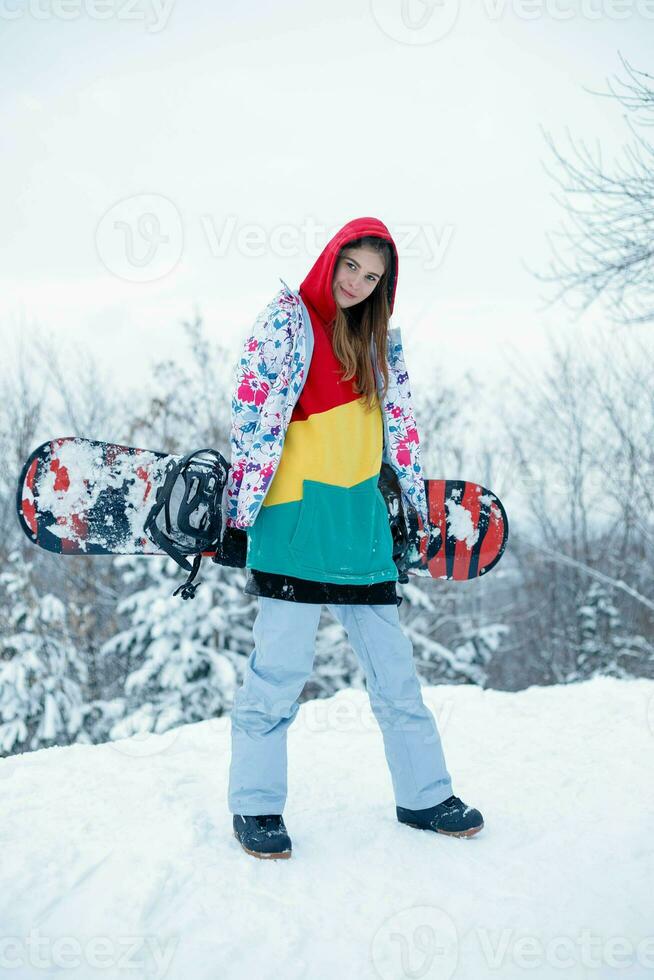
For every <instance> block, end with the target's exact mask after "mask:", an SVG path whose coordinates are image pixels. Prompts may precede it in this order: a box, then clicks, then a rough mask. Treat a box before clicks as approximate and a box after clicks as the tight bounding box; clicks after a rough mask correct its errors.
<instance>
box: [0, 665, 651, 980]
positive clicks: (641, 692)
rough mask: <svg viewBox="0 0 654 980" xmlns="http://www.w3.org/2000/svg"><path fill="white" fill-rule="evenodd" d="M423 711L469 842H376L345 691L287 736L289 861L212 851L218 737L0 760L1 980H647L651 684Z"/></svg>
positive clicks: (231, 847) (220, 749) (436, 693)
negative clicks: (475, 815) (471, 823)
mask: <svg viewBox="0 0 654 980" xmlns="http://www.w3.org/2000/svg"><path fill="white" fill-rule="evenodd" d="M424 698H425V701H426V702H427V704H428V705H429V706H430V707H431V708H432V710H433V711H434V713H435V716H436V719H437V721H438V724H439V728H440V731H441V736H442V738H443V744H444V748H445V754H446V759H447V762H448V767H449V769H450V772H451V773H452V776H453V780H454V792H455V793H456V794H457V795H458V796H461V797H462V798H463V799H464V800H466V802H468V803H470V804H472V805H474V806H476V807H478V808H479V809H480V810H481V811H482V813H483V814H484V817H485V820H486V826H485V827H484V829H483V830H482V831H481V833H480V834H478V835H477V836H476V837H473V838H470V839H457V838H449V837H445V836H441V835H437V834H433V833H429V832H424V831H418V830H414V829H412V828H410V827H406V826H402V825H400V824H399V823H397V821H396V818H395V810H394V800H393V795H392V789H391V783H390V777H389V775H388V770H387V768H386V762H385V758H384V754H383V745H382V740H381V735H380V733H379V730H378V729H377V726H376V723H375V721H374V717H373V716H372V714H371V712H370V709H369V705H368V700H367V696H366V695H365V693H364V692H362V691H342V692H339V694H337V695H336V696H335V697H333V698H331V699H329V700H321V701H312V702H309V703H307V704H304V705H302V706H301V709H300V713H299V715H298V717H297V719H296V721H295V723H294V725H293V726H291V729H290V732H289V796H288V800H287V804H286V808H285V810H284V818H285V822H286V825H287V827H288V830H289V833H290V835H291V838H292V841H293V856H292V858H291V859H290V860H287V861H261V860H257V859H256V858H253V857H250V856H249V855H247V854H246V853H244V852H243V851H242V850H241V848H240V846H239V844H238V842H237V841H236V840H235V838H234V837H233V836H232V827H231V815H230V814H229V812H228V809H227V801H226V793H227V778H228V767H229V754H230V733H229V718H228V717H226V718H222V719H217V720H215V721H206V722H202V723H201V724H196V725H188V726H186V727H182V728H179V729H175V730H173V731H171V732H168V733H166V734H164V735H160V736H151V737H149V738H147V739H140V738H138V737H137V738H131V739H125V740H124V741H121V742H115V743H112V744H106V745H101V746H80V745H76V746H72V747H69V748H53V749H44V750H41V751H38V752H33V753H28V754H25V755H22V756H15V757H11V758H9V759H4V760H0V791H1V793H2V811H1V817H0V843H1V846H2V860H1V868H2V870H1V872H0V885H1V887H0V926H1V927H0V976H3V977H4V976H6V977H19V978H21V980H23V978H36V977H38V978H46V977H48V978H49V977H57V978H59V977H75V978H84V980H90V978H95V977H102V978H105V980H110V978H118V977H121V978H123V977H138V978H153V977H157V978H160V977H166V978H170V980H182V978H183V980H218V978H220V980H225V978H230V980H231V978H241V977H243V978H246V977H247V978H248V980H249V978H253V980H265V978H268V977H270V978H273V977H274V978H279V977H283V978H284V980H294V978H305V977H308V978H312V980H313V978H321V980H322V978H330V980H332V978H334V977H342V978H344V980H349V978H356V980H366V978H382V980H387V978H388V980H402V978H405V977H406V978H412V980H417V978H420V980H424V978H426V980H431V978H438V980H449V978H450V977H452V978H454V980H463V978H465V980H468V978H470V980H479V978H484V977H502V978H514V977H515V978H528V977H529V978H538V980H541V978H547V980H551V978H552V977H561V978H572V977H574V978H591V977H592V978H601V980H604V978H607V977H614V976H615V977H621V978H629V980H632V978H642V977H647V976H654V895H653V887H652V885H653V882H654V835H653V833H652V828H653V819H654V780H653V779H652V764H651V762H652V756H653V754H654V682H651V681H645V680H633V681H620V680H615V679H613V678H607V677H602V678H595V679H594V680H592V681H589V682H585V683H580V684H574V685H569V686H565V687H563V686H559V687H544V688H536V687H533V688H529V689H528V690H525V691H521V692H519V693H517V694H512V693H506V692H498V691H492V690H486V691H484V690H482V689H480V688H477V687H473V686H439V687H425V688H424Z"/></svg>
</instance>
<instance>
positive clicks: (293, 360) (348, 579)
mask: <svg viewBox="0 0 654 980" xmlns="http://www.w3.org/2000/svg"><path fill="white" fill-rule="evenodd" d="M363 235H377V236H378V237H380V238H384V239H386V240H387V241H388V242H389V243H390V245H391V251H392V256H393V262H392V269H391V275H390V277H389V279H388V299H389V306H390V309H391V312H392V310H393V306H394V300H395V292H396V289H397V271H398V259H397V250H396V248H395V244H394V242H393V239H392V237H391V235H390V233H389V231H388V229H387V228H386V226H385V225H384V224H383V223H382V222H380V221H378V220H377V219H374V218H360V219H356V220H355V221H351V222H348V224H347V225H345V226H344V227H343V228H342V229H341V230H340V231H339V232H338V233H337V234H336V235H335V236H334V237H333V238H332V239H331V241H330V242H329V243H328V244H327V246H326V247H325V249H324V250H323V252H322V253H321V255H320V256H319V257H318V259H317V261H316V262H315V263H314V265H313V267H312V269H311V271H310V272H309V274H308V275H307V277H306V278H305V279H304V281H303V282H302V284H301V286H300V290H299V294H297V293H293V292H292V291H291V290H290V289H289V288H288V287H287V286H286V284H285V283H284V286H285V289H283V290H281V292H280V293H279V294H278V296H276V297H275V299H274V300H273V301H272V303H271V304H269V306H268V307H267V308H266V310H265V311H263V313H262V314H261V315H260V317H259V318H258V320H257V323H256V324H255V328H254V332H253V334H252V335H251V336H250V337H249V338H248V339H247V341H246V343H245V350H244V353H243V356H242V357H241V361H240V364H239V366H238V368H237V379H236V390H235V393H234V396H233V398H232V440H231V441H232V470H231V471H230V481H229V483H228V486H227V489H226V498H227V517H226V523H227V525H228V526H233V527H241V528H247V529H248V539H249V540H248V557H247V566H248V567H249V568H252V569H258V570H261V571H265V572H268V573H274V574H277V575H288V576H296V577H298V578H302V579H303V580H313V581H315V582H333V583H347V584H349V585H350V586H351V585H369V584H370V583H379V582H391V581H395V580H396V579H397V570H396V568H395V565H394V563H393V561H392V538H391V534H390V529H389V525H388V518H387V512H386V505H385V502H384V498H383V496H382V494H381V491H380V490H379V488H378V477H379V471H380V466H381V462H382V459H384V460H386V461H387V462H389V463H390V464H391V466H392V467H393V468H394V469H395V471H396V473H397V476H398V480H399V483H400V487H401V490H402V495H403V498H404V502H405V505H409V506H411V507H414V508H415V509H416V510H417V511H418V514H419V516H420V518H421V520H422V521H423V524H424V521H425V518H426V500H425V497H424V485H423V482H422V471H421V466H420V459H419V449H418V446H419V442H418V433H417V429H416V424H415V417H414V414H413V411H412V407H411V393H410V390H409V386H408V375H407V372H406V368H405V365H404V360H403V352H402V344H401V339H400V336H399V330H397V329H389V338H388V347H387V358H388V365H389V389H388V393H387V397H386V399H385V400H384V403H383V405H381V407H380V404H379V402H376V404H375V406H374V408H373V410H372V411H370V410H369V409H368V408H367V406H366V405H365V404H364V403H363V402H362V401H361V400H360V398H359V396H358V395H357V394H356V393H355V392H354V388H353V384H354V380H353V379H352V380H350V381H348V382H343V381H342V380H341V377H340V375H341V373H342V368H341V366H340V364H339V362H338V361H337V359H336V357H335V355H334V353H333V350H332V347H331V331H332V327H333V322H334V319H335V315H336V303H335V300H334V298H333V295H332V280H333V275H334V269H335V265H336V259H337V256H338V253H339V251H340V250H341V248H342V247H343V246H344V245H346V244H347V243H348V242H350V241H353V240H354V239H357V238H360V237H361V236H363ZM371 357H372V359H373V363H374V364H375V368H376V375H377V379H378V392H381V387H382V378H381V373H380V372H379V370H378V369H377V361H376V352H375V347H374V342H372V344H371ZM372 601H374V600H372Z"/></svg>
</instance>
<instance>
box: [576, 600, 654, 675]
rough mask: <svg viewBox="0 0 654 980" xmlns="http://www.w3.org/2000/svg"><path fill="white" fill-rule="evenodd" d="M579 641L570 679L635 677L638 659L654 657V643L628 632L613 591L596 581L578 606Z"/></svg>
mask: <svg viewBox="0 0 654 980" xmlns="http://www.w3.org/2000/svg"><path fill="white" fill-rule="evenodd" d="M577 616H578V633H579V637H580V640H579V642H578V644H577V649H576V667H575V669H574V671H573V672H572V673H571V675H570V676H569V677H568V678H567V679H568V680H582V679H586V678H588V677H594V676H595V675H597V674H608V675H610V676H612V677H633V676H634V675H637V674H638V673H639V671H638V670H637V669H636V668H637V662H638V661H639V660H641V659H642V660H649V661H653V660H654V644H652V643H651V642H650V641H649V640H647V639H646V638H645V637H643V636H640V635H634V634H631V633H629V632H628V631H625V630H624V628H623V624H622V617H621V615H620V611H619V610H618V608H617V607H616V606H615V604H614V602H613V600H612V597H611V594H610V590H609V589H608V588H607V587H606V586H605V585H604V584H603V583H602V582H598V581H593V582H591V583H590V585H589V587H588V588H587V590H586V591H585V593H584V595H583V597H582V602H581V605H579V607H578V609H577Z"/></svg>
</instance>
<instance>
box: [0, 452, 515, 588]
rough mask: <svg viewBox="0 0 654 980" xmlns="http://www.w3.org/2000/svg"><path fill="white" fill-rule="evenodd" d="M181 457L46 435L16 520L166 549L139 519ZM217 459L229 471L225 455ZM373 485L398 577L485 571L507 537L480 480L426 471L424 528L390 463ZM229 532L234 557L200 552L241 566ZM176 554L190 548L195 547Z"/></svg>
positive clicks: (27, 526)
mask: <svg viewBox="0 0 654 980" xmlns="http://www.w3.org/2000/svg"><path fill="white" fill-rule="evenodd" d="M180 459H181V457H180V456H176V455H173V454H166V453H162V452H152V451H149V450H145V449H137V448H133V447H130V446H122V445H115V444H112V443H106V442H97V441H94V440H89V439H81V438H78V437H74V436H71V437H66V438H62V439H53V440H51V441H49V442H45V443H43V444H42V445H41V446H39V447H38V448H37V449H35V450H34V452H33V453H32V454H31V456H30V457H29V459H28V460H27V462H26V463H25V465H24V467H23V470H22V473H21V476H20V480H19V485H18V491H17V501H16V503H17V512H18V519H19V522H20V525H21V527H22V529H23V531H24V532H25V534H26V535H27V537H28V538H29V539H30V541H31V542H32V543H34V544H36V545H38V546H39V547H41V548H44V549H46V550H47V551H51V552H54V553H56V554H62V555H119V554H130V555H163V554H165V552H164V551H162V550H161V549H160V548H159V547H158V546H157V545H156V543H155V542H154V540H153V539H152V538H151V537H150V535H149V534H148V533H147V531H146V524H147V520H148V515H149V514H150V512H151V510H152V508H153V505H154V503H155V501H156V499H157V491H158V490H159V489H160V488H161V487H162V486H163V484H164V480H165V476H166V472H167V469H168V466H169V464H170V463H171V461H177V460H180ZM220 459H221V460H222V457H220ZM222 463H223V465H224V472H225V474H227V473H228V470H229V464H228V463H226V462H225V461H224V460H222ZM379 488H380V490H381V491H382V494H383V496H384V499H385V501H386V506H387V509H388V514H389V523H390V527H391V531H392V535H393V542H394V551H393V557H394V559H395V560H396V562H397V566H398V571H399V581H400V582H406V581H407V580H408V579H407V575H409V574H411V575H422V576H427V577H430V578H436V579H448V580H453V581H467V580H469V579H473V578H478V577H480V576H481V575H484V574H486V573H487V572H489V571H490V570H491V568H493V567H494V566H495V565H496V564H497V562H498V561H499V560H500V558H501V556H502V554H503V552H504V549H505V546H506V542H507V540H508V531H509V526H508V520H507V516H506V513H505V510H504V507H503V505H502V503H501V501H500V500H499V499H498V497H497V496H496V495H495V494H493V493H492V492H491V491H490V490H487V489H486V488H485V487H483V486H481V485H480V484H478V483H474V482H469V481H465V480H425V492H426V497H427V502H428V511H429V522H430V526H429V528H428V529H426V530H427V533H426V534H421V533H420V532H421V531H422V528H421V522H420V520H419V518H418V515H417V513H416V512H415V511H413V510H408V511H407V512H405V510H404V508H403V506H402V500H401V493H400V488H399V484H398V482H397V476H396V474H395V472H394V471H393V470H392V468H391V467H390V466H389V465H388V464H387V463H384V464H383V465H382V468H381V472H380V478H379ZM228 538H230V539H231V541H232V544H233V542H234V540H235V539H236V540H237V541H240V545H238V546H237V548H236V552H232V557H231V559H230V558H226V557H225V554H221V553H220V551H216V550H215V549H214V550H211V551H202V552H200V553H201V554H202V555H204V556H206V557H211V558H213V559H214V561H217V562H220V563H222V564H228V565H233V566H235V567H241V568H243V567H245V554H246V549H245V540H246V533H245V531H241V530H240V529H237V528H227V529H225V530H224V534H223V540H224V541H226V540H227V539H228ZM221 546H222V543H221ZM239 552H240V554H239ZM183 553H184V554H187V555H192V554H197V548H195V549H193V548H192V547H189V548H188V549H186V550H185V551H183ZM234 553H236V554H237V555H238V557H236V558H234V557H233V554H234Z"/></svg>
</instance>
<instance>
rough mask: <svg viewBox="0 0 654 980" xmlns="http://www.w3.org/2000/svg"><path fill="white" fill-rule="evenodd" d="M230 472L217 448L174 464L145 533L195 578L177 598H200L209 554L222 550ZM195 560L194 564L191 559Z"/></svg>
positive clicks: (160, 492)
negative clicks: (200, 576)
mask: <svg viewBox="0 0 654 980" xmlns="http://www.w3.org/2000/svg"><path fill="white" fill-rule="evenodd" d="M228 471H229V467H228V465H227V463H226V462H225V460H224V459H223V457H222V456H221V454H220V453H219V452H217V451H216V450H215V449H200V450H196V451H195V452H192V453H188V454H187V455H186V456H183V457H182V458H181V459H179V460H177V459H172V460H171V461H170V462H169V463H168V465H167V467H166V471H165V474H164V482H163V483H162V485H161V486H160V487H159V488H158V489H157V492H156V496H155V503H154V506H153V507H152V509H151V510H150V512H149V513H148V516H147V518H146V521H145V525H144V530H145V532H146V534H147V535H148V536H149V537H150V538H151V540H152V541H153V542H154V544H156V545H157V547H159V548H161V550H162V551H164V552H165V553H166V554H167V555H169V556H170V557H171V558H172V559H173V561H175V562H177V564H178V565H179V566H180V567H181V568H183V569H184V570H185V571H187V572H188V573H189V575H188V578H187V579H186V581H185V582H183V583H182V585H180V586H179V588H177V589H175V591H174V592H173V595H181V596H182V599H194V598H195V592H196V590H197V588H198V585H200V583H199V582H195V581H194V580H195V578H196V576H197V574H198V571H199V570H200V565H201V563H202V555H203V552H206V551H209V552H213V551H216V550H217V549H218V548H219V547H220V538H221V530H222V496H223V490H224V488H225V486H226V483H227V474H228ZM191 555H192V556H193V563H192V564H191V562H190V561H189V559H188V557H187V556H189V557H190V556H191Z"/></svg>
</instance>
